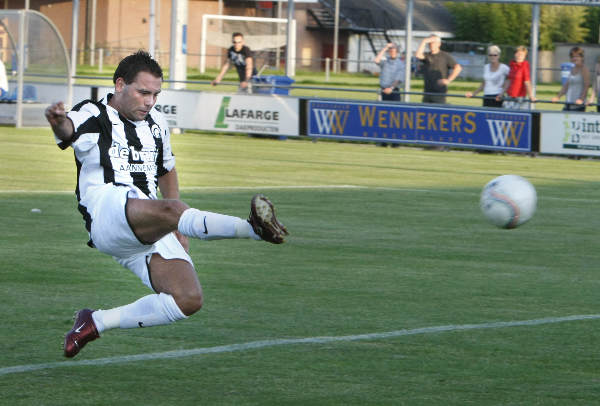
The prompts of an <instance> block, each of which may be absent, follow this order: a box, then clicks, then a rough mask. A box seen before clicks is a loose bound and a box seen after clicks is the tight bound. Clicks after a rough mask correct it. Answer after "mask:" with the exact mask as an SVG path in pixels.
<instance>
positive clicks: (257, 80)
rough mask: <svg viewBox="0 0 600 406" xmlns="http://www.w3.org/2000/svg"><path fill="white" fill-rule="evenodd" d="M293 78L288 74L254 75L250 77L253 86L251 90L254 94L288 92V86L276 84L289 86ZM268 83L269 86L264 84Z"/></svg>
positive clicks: (287, 93)
mask: <svg viewBox="0 0 600 406" xmlns="http://www.w3.org/2000/svg"><path fill="white" fill-rule="evenodd" d="M294 82H295V80H294V79H292V78H290V77H288V76H277V75H268V76H254V77H253V78H252V84H254V85H258V86H255V87H254V88H253V89H252V90H253V93H255V94H257V93H258V94H285V95H289V94H290V88H289V87H278V86H290V85H291V84H292V83H294ZM266 85H270V86H266Z"/></svg>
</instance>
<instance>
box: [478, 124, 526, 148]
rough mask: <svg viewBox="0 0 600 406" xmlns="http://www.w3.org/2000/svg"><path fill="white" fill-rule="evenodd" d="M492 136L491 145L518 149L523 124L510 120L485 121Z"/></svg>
mask: <svg viewBox="0 0 600 406" xmlns="http://www.w3.org/2000/svg"><path fill="white" fill-rule="evenodd" d="M486 121H487V123H488V127H489V129H490V134H491V135H492V142H493V144H494V145H495V146H496V145H500V146H502V147H518V146H519V141H520V140H521V135H523V129H524V128H525V123H524V122H516V121H510V120H486Z"/></svg>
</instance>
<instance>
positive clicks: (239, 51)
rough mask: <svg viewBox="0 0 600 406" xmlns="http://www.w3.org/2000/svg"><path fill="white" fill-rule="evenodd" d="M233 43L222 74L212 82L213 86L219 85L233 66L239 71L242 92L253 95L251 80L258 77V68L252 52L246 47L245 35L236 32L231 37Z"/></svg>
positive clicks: (228, 51)
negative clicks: (255, 76) (255, 65)
mask: <svg viewBox="0 0 600 406" xmlns="http://www.w3.org/2000/svg"><path fill="white" fill-rule="evenodd" d="M231 42H232V43H233V45H231V46H230V47H229V49H228V50H227V60H226V61H225V64H223V67H222V68H221V72H219V74H218V75H217V77H216V78H215V80H213V81H212V82H211V84H212V85H213V86H216V85H218V84H219V83H220V82H221V79H223V76H225V74H226V73H227V71H228V70H229V68H230V67H231V65H233V66H235V68H236V69H237V73H238V77H239V78H240V89H239V91H240V92H247V93H251V89H252V87H251V86H250V79H252V76H254V75H256V68H255V67H254V62H253V60H252V51H250V48H248V46H246V45H244V35H243V34H242V33H240V32H234V33H233V34H232V36H231Z"/></svg>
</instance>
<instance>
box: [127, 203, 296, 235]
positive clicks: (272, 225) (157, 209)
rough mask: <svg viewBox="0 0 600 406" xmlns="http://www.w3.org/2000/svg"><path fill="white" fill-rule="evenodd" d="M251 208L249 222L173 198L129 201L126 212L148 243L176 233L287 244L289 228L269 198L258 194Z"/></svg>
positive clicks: (134, 228)
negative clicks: (277, 215)
mask: <svg viewBox="0 0 600 406" xmlns="http://www.w3.org/2000/svg"><path fill="white" fill-rule="evenodd" d="M250 206H251V207H250V218H249V219H248V220H243V219H241V218H239V217H234V216H228V215H224V214H219V213H213V212H208V211H202V210H198V209H195V208H190V207H189V206H188V205H187V204H185V203H183V202H181V201H179V200H173V199H163V200H148V199H135V198H129V199H128V201H127V208H126V212H127V221H128V223H129V225H130V226H131V229H132V231H133V232H134V234H135V235H136V236H137V238H138V239H139V240H140V241H141V242H143V243H145V244H152V243H154V242H155V241H158V240H159V239H160V238H162V237H163V236H164V235H166V234H168V233H170V232H172V231H175V230H178V231H179V232H180V233H181V234H183V235H185V236H187V237H194V238H199V239H203V240H214V239H223V238H253V239H255V240H260V239H263V240H265V241H268V242H272V243H276V244H279V243H282V242H284V236H285V235H287V234H288V232H287V229H286V228H285V227H284V226H283V225H282V224H281V223H280V222H279V221H278V220H277V218H276V217H275V208H274V207H273V204H272V203H271V202H270V201H269V199H267V198H266V197H265V196H263V195H256V196H254V197H253V198H252V201H251V204H250Z"/></svg>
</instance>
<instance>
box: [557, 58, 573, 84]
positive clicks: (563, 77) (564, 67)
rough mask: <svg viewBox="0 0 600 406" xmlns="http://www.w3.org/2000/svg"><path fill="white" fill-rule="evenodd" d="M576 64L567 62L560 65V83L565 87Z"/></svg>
mask: <svg viewBox="0 0 600 406" xmlns="http://www.w3.org/2000/svg"><path fill="white" fill-rule="evenodd" d="M574 66H575V64H574V63H573V62H565V63H561V64H560V82H561V83H562V84H563V85H564V84H565V82H566V81H567V80H568V79H569V73H571V69H573V67H574Z"/></svg>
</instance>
